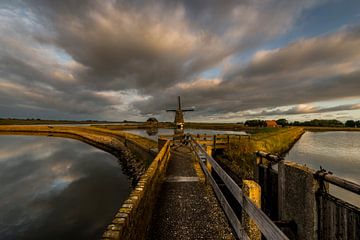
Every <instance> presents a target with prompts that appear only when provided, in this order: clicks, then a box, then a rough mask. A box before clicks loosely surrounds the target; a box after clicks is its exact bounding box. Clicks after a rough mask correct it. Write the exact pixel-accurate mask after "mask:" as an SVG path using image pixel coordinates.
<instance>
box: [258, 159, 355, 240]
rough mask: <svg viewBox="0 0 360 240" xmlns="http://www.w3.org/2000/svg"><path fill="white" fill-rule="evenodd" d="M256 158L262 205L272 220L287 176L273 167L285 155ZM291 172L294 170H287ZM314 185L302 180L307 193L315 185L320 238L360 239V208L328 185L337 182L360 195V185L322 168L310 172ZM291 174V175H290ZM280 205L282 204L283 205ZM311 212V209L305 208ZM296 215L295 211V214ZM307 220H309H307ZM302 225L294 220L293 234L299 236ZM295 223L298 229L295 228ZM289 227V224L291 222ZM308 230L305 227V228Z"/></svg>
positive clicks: (316, 223)
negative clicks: (330, 192)
mask: <svg viewBox="0 0 360 240" xmlns="http://www.w3.org/2000/svg"><path fill="white" fill-rule="evenodd" d="M256 156H257V157H258V158H257V167H258V168H257V171H256V172H257V174H256V175H257V176H256V179H257V182H258V183H259V185H260V186H261V188H262V203H263V204H262V208H263V210H264V212H266V214H267V215H268V216H269V217H270V218H271V219H273V220H281V219H279V214H278V213H279V212H281V209H279V208H278V206H279V205H281V204H279V201H278V196H279V189H280V187H281V186H279V181H282V180H280V179H283V178H285V176H282V175H281V174H280V175H279V173H278V171H276V170H274V169H273V168H272V165H273V164H276V163H279V162H283V161H282V160H283V158H281V157H278V156H275V155H271V154H267V153H264V152H256ZM288 173H291V171H288ZM310 175H311V176H312V178H313V179H314V181H315V182H316V183H317V184H316V186H315V185H305V184H303V183H300V182H299V184H298V185H297V187H298V188H304V191H305V192H311V191H312V190H313V189H310V187H311V188H313V187H316V191H315V192H314V199H315V209H316V210H315V217H316V218H317V220H316V221H315V225H316V226H314V229H315V231H316V233H315V234H314V236H316V238H317V239H349V240H351V239H354V240H355V239H358V237H359V236H360V209H359V208H358V207H356V206H354V205H351V204H349V203H347V202H345V201H343V200H341V199H339V198H336V197H335V196H332V195H331V194H329V193H328V189H329V188H328V185H329V183H330V184H334V185H336V186H338V187H340V188H341V189H345V190H347V191H350V192H353V193H355V194H357V195H358V196H359V194H360V186H359V185H358V184H355V183H352V182H349V181H347V180H344V179H341V178H339V177H336V176H334V175H332V174H330V173H328V172H326V171H324V170H323V169H320V171H317V172H315V171H312V172H311V174H310ZM287 177H290V178H291V176H287ZM289 204H298V203H297V202H291V203H289ZM280 207H281V206H280ZM303 211H308V209H303ZM294 215H296V214H294ZM304 221H306V220H304ZM301 224H303V223H302V222H299V221H297V222H292V226H293V228H292V233H293V234H294V235H293V236H298V234H300V233H297V232H296V226H299V225H301ZM294 225H295V228H294ZM288 227H289V225H288ZM303 231H306V229H303Z"/></svg>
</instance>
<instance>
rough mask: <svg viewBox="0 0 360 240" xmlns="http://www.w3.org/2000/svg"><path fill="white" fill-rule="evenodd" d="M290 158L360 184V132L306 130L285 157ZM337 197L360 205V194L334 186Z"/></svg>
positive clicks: (331, 189)
mask: <svg viewBox="0 0 360 240" xmlns="http://www.w3.org/2000/svg"><path fill="white" fill-rule="evenodd" d="M286 159H287V160H291V161H294V162H297V163H301V164H306V165H307V166H309V167H311V168H313V169H315V170H317V169H319V168H320V166H322V167H323V168H325V169H326V170H329V171H332V172H333V173H334V174H335V175H336V176H339V177H341V178H344V179H347V180H350V181H352V182H355V183H358V184H360V133H357V132H306V133H305V134H304V135H303V136H302V137H301V138H300V140H299V141H298V142H297V143H296V144H295V145H294V147H293V148H292V149H291V150H290V152H289V153H288V155H287V156H286ZM330 192H331V193H332V194H333V195H335V196H336V197H339V198H342V199H345V200H347V201H351V203H353V204H355V205H357V206H360V197H359V196H356V195H355V194H352V193H349V192H347V191H344V190H342V189H340V188H337V187H336V186H331V188H330Z"/></svg>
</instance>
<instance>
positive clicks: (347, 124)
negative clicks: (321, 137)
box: [345, 120, 355, 127]
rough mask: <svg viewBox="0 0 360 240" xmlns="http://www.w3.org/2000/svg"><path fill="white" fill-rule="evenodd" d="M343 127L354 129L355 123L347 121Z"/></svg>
mask: <svg viewBox="0 0 360 240" xmlns="http://www.w3.org/2000/svg"><path fill="white" fill-rule="evenodd" d="M345 127H355V121H354V120H347V121H346V122H345Z"/></svg>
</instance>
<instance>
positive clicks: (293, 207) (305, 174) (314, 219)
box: [278, 161, 319, 240]
mask: <svg viewBox="0 0 360 240" xmlns="http://www.w3.org/2000/svg"><path fill="white" fill-rule="evenodd" d="M278 168H279V170H278V198H279V199H278V201H279V206H278V207H279V219H280V220H282V221H294V222H295V223H296V227H297V233H296V239H308V240H312V239H317V238H318V237H317V230H318V224H317V223H318V216H317V204H316V195H315V194H316V191H317V190H318V188H319V184H318V182H317V181H316V180H315V179H314V171H313V170H312V169H310V168H308V167H306V166H302V165H299V164H296V163H294V162H290V161H281V162H280V163H279V167H278ZM290 237H291V238H293V237H292V236H291V235H290Z"/></svg>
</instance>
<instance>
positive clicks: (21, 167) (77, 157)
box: [0, 136, 130, 239]
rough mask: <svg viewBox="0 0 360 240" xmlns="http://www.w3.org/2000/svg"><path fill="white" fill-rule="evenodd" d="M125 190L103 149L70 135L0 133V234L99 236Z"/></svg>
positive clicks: (127, 187)
mask: <svg viewBox="0 0 360 240" xmlns="http://www.w3.org/2000/svg"><path fill="white" fill-rule="evenodd" d="M14 146H16V148H14ZM129 192H130V184H129V180H128V178H127V176H125V175H124V174H123V173H122V171H121V168H120V166H119V165H118V163H117V161H116V159H115V158H114V157H113V156H111V155H110V154H108V153H105V152H102V151H98V150H95V151H94V148H93V147H91V146H88V145H86V144H84V143H81V142H77V141H75V140H69V139H59V138H48V137H33V136H0V239H49V238H51V239H68V238H70V237H71V238H77V239H94V238H98V237H99V236H100V235H101V234H102V231H103V229H104V227H105V226H106V225H107V224H108V222H109V221H111V219H112V217H113V215H114V214H115V212H116V211H117V209H118V208H119V207H120V205H121V203H122V202H123V200H124V199H125V198H126V197H127V195H128V193H129Z"/></svg>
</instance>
